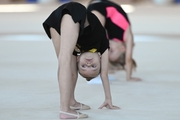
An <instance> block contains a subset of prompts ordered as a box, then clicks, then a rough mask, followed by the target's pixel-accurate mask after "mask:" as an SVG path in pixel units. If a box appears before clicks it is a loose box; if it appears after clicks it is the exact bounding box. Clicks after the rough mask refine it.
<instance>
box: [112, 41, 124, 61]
mask: <svg viewBox="0 0 180 120" xmlns="http://www.w3.org/2000/svg"><path fill="white" fill-rule="evenodd" d="M109 42H110V50H109V61H111V62H116V61H118V59H119V57H120V56H121V55H122V54H123V53H125V52H126V47H125V45H124V44H123V43H122V42H117V41H113V40H110V41H109Z"/></svg>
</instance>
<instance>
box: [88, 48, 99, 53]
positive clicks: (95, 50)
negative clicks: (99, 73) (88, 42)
mask: <svg viewBox="0 0 180 120" xmlns="http://www.w3.org/2000/svg"><path fill="white" fill-rule="evenodd" d="M89 52H92V53H95V52H97V49H96V48H93V49H91V50H89Z"/></svg>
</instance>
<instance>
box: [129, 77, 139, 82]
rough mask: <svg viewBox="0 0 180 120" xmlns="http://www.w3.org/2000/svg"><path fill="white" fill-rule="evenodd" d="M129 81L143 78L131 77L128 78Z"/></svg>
mask: <svg viewBox="0 0 180 120" xmlns="http://www.w3.org/2000/svg"><path fill="white" fill-rule="evenodd" d="M127 81H142V80H141V78H137V77H131V78H129V79H127Z"/></svg>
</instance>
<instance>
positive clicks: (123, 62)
mask: <svg viewBox="0 0 180 120" xmlns="http://www.w3.org/2000/svg"><path fill="white" fill-rule="evenodd" d="M125 59H126V55H125V53H123V54H121V55H120V57H119V59H118V61H115V62H112V61H110V63H111V65H112V66H113V67H116V66H119V65H120V67H121V68H120V69H122V70H125V64H126V60H125ZM132 62H133V63H132V65H133V69H136V67H137V64H136V61H135V60H134V59H132Z"/></svg>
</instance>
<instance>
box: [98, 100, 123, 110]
mask: <svg viewBox="0 0 180 120" xmlns="http://www.w3.org/2000/svg"><path fill="white" fill-rule="evenodd" d="M103 107H106V108H107V109H112V110H118V109H120V108H119V107H118V106H114V105H112V102H111V101H110V100H106V101H105V102H104V103H103V104H102V105H101V106H100V107H99V109H102V108H103Z"/></svg>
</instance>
